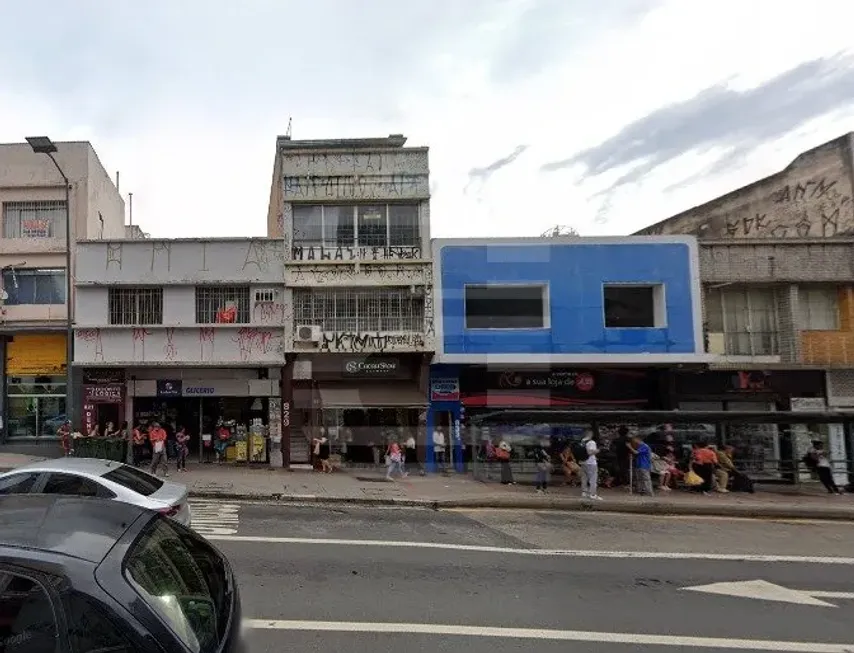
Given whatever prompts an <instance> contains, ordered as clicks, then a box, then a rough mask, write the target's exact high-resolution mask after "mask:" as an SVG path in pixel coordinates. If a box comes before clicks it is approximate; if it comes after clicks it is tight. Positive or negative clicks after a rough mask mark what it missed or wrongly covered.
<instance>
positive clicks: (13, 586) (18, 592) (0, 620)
mask: <svg viewBox="0 0 854 653" xmlns="http://www.w3.org/2000/svg"><path fill="white" fill-rule="evenodd" d="M56 650H57V642H56V620H55V618H54V612H53V604H52V603H51V601H50V598H48V595H47V593H46V592H45V591H44V589H43V588H42V586H41V585H39V584H38V583H37V582H35V581H34V580H31V579H29V578H24V577H22V576H17V575H14V574H10V573H7V572H4V571H2V570H0V653H52V652H53V651H56Z"/></svg>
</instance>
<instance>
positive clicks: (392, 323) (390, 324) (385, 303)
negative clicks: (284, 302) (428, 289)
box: [293, 287, 424, 333]
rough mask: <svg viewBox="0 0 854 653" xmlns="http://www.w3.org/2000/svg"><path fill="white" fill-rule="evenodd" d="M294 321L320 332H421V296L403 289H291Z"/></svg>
mask: <svg viewBox="0 0 854 653" xmlns="http://www.w3.org/2000/svg"><path fill="white" fill-rule="evenodd" d="M293 293H294V295H293V296H294V322H295V323H296V324H312V325H317V326H319V327H320V328H321V329H322V330H323V331H355V332H362V333H364V332H367V331H370V332H376V331H415V332H423V331H424V297H423V295H418V294H414V293H413V292H412V291H411V290H410V289H409V288H408V287H407V288H383V289H382V290H374V289H348V288H335V289H331V288H330V289H315V290H308V289H294V291H293Z"/></svg>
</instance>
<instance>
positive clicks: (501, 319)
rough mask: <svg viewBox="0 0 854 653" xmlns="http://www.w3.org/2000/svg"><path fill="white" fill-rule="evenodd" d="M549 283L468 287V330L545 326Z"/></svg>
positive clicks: (466, 293) (466, 311)
mask: <svg viewBox="0 0 854 653" xmlns="http://www.w3.org/2000/svg"><path fill="white" fill-rule="evenodd" d="M547 315H548V307H547V304H546V286H543V285H528V286H523V285H519V286H515V285H508V286H500V285H494V286H493V285H488V286H483V285H481V286H466V288H465V327H466V329H543V328H545V327H546V326H547Z"/></svg>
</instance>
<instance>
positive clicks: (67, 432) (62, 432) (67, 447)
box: [56, 420, 74, 456]
mask: <svg viewBox="0 0 854 653" xmlns="http://www.w3.org/2000/svg"><path fill="white" fill-rule="evenodd" d="M56 434H57V435H58V436H59V442H60V444H61V445H62V452H63V454H65V455H66V456H70V455H71V454H73V453H74V447H73V443H72V439H71V422H69V421H68V420H66V421H65V422H63V424H62V426H60V427H59V428H58V429H57V431H56Z"/></svg>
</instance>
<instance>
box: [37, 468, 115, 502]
mask: <svg viewBox="0 0 854 653" xmlns="http://www.w3.org/2000/svg"><path fill="white" fill-rule="evenodd" d="M41 493H42V494H62V495H65V496H76V497H100V498H102V499H115V498H116V495H115V493H114V492H112V491H111V490H108V489H107V488H105V487H104V486H103V485H101V484H100V483H98V482H97V481H93V480H92V479H91V478H88V477H86V476H78V475H77V474H69V473H66V472H51V473H49V474H47V478H46V479H45V481H44V484H43V486H42V489H41Z"/></svg>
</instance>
